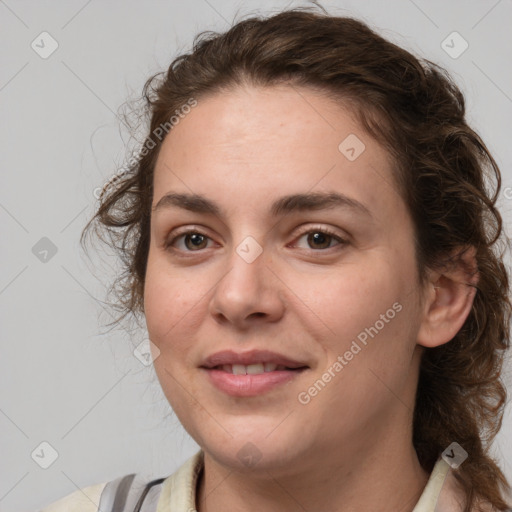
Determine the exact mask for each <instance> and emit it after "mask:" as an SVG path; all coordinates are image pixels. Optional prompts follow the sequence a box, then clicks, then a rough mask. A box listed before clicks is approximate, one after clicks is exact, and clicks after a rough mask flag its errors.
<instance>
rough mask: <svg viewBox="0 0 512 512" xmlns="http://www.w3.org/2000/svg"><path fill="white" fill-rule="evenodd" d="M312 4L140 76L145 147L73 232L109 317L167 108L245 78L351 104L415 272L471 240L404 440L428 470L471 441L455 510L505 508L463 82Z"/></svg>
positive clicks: (503, 241)
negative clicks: (464, 282) (101, 258)
mask: <svg viewBox="0 0 512 512" xmlns="http://www.w3.org/2000/svg"><path fill="white" fill-rule="evenodd" d="M322 11H323V12H321V13H320V12H315V9H312V10H310V9H308V8H294V9H289V10H285V11H282V12H280V13H277V14H275V15H273V16H269V17H258V16H254V17H250V18H247V19H245V20H242V21H239V22H238V23H237V24H235V25H234V26H232V28H230V29H229V30H228V31H227V32H225V33H222V34H219V33H216V32H213V31H205V32H201V33H199V34H198V35H197V36H196V38H195V39H194V43H193V48H192V51H191V52H190V53H184V54H182V55H180V56H178V57H177V58H175V60H174V61H173V62H172V63H171V64H170V66H169V68H168V69H167V71H166V72H164V71H162V72H159V73H156V74H154V75H153V76H151V77H150V78H149V79H148V80H147V81H146V83H145V85H144V89H143V94H142V101H143V103H144V108H145V114H146V115H147V117H148V118H149V120H150V123H149V125H150V126H149V130H148V131H147V132H146V136H145V142H144V145H143V149H142V151H141V152H140V153H139V155H138V158H136V159H132V161H131V164H130V166H129V167H128V169H127V172H125V173H124V174H123V175H122V176H121V177H120V179H119V180H117V183H116V186H115V187H109V188H107V189H104V190H103V191H102V194H101V197H100V199H99V206H98V208H97V210H96V213H95V215H94V216H93V218H92V219H91V220H90V221H89V222H88V224H87V225H86V227H85V228H84V231H83V233H82V237H81V243H82V244H83V239H84V235H85V234H86V232H88V231H89V230H90V229H91V227H93V226H94V228H95V229H94V233H95V234H96V235H97V236H98V237H99V238H100V239H101V240H102V241H103V242H104V243H107V244H109V246H111V247H113V248H114V249H115V251H116V252H117V253H118V254H119V256H120V258H121V260H122V262H123V265H124V266H123V269H122V271H121V272H120V273H119V274H118V275H117V276H116V279H115V281H114V283H113V285H112V286H111V288H110V291H111V292H112V291H114V293H115V295H116V299H117V305H116V307H117V308H118V310H120V311H122V315H121V316H120V317H119V318H118V319H117V320H116V321H119V320H121V319H122V318H124V317H125V316H126V315H127V314H129V313H131V314H133V315H134V316H136V315H137V314H144V303H143V299H144V297H143V294H144V280H145V273H146V264H147V258H148V250H149V242H150V218H151V204H152V200H153V173H154V169H155V164H156V160H157V157H158V154H159V150H160V147H161V145H162V142H163V140H164V139H165V137H163V138H160V137H156V138H155V137H154V135H155V134H156V133H160V132H158V130H159V129H160V131H161V127H162V126H164V127H165V126H167V127H169V119H170V118H171V116H175V113H176V111H177V110H178V113H179V112H180V109H181V112H183V111H185V110H184V107H183V106H184V105H187V104H190V102H191V99H195V100H200V99H201V98H204V97H205V96H206V95H209V94H216V93H220V92H226V91H229V90H230V89H232V88H235V87H239V86H243V85H253V86H263V87H270V86H273V85H280V84H285V85H291V86H299V87H300V86H302V87H311V88H314V89H316V90H319V91H321V92H323V93H324V94H326V95H327V96H328V97H331V98H333V99H335V100H336V101H338V102H340V103H343V104H344V105H345V106H346V105H350V109H351V111H352V112H353V113H354V114H355V115H356V116H357V119H358V121H359V122H360V124H361V126H362V127H363V128H364V129H365V130H366V131H367V132H368V134H369V135H370V136H372V137H373V138H374V139H375V140H376V141H377V142H379V143H380V144H382V145H383V146H384V147H385V148H386V149H387V150H388V151H389V153H390V155H391V156H392V158H393V160H394V162H395V167H396V176H395V177H396V186H397V188H398V189H399V191H400V193H401V195H402V197H403V199H404V201H405V203H406V205H407V207H408V210H409V212H410V215H411V218H412V220H413V222H414V227H415V241H414V243H415V248H416V259H417V267H418V276H419V279H420V282H421V284H422V285H423V284H425V283H426V282H427V281H426V280H427V271H428V269H439V268H445V266H446V265H447V264H449V263H457V262H459V263H460V261H461V256H462V254H463V252H464V250H465V249H467V248H469V247H472V248H474V249H475V250H476V256H475V257H476V262H477V265H478V273H479V279H478V283H477V284H476V285H475V286H476V288H477V290H476V295H475V298H474V301H473V305H472V309H471V312H470V313H469V316H468V317H467V319H466V321H465V323H464V325H463V327H462V328H461V329H460V331H459V332H458V333H457V335H456V336H455V337H454V338H453V339H452V340H451V341H450V342H448V343H445V344H443V345H441V346H438V347H435V348H426V349H425V351H424V353H423V355H422V359H421V364H420V372H419V380H418V387H417V392H416V403H415V408H414V419H413V444H414V447H415V450H416V452H417V455H418V459H419V462H420V464H421V466H422V467H423V468H424V470H425V471H428V472H431V471H432V469H433V466H434V464H435V462H436V460H437V458H438V457H439V455H440V454H441V453H442V452H443V451H444V450H445V449H446V448H447V447H448V446H449V445H450V444H451V443H452V442H453V441H456V442H458V443H459V444H460V445H461V446H462V447H463V448H464V449H465V450H466V451H467V452H468V454H469V456H468V458H467V459H466V460H465V461H464V462H463V463H462V464H461V465H460V466H459V467H458V469H456V470H454V473H455V476H456V479H457V481H458V483H459V486H460V487H461V489H462V490H463V492H464V495H465V497H466V502H465V505H464V506H465V508H464V512H470V511H471V510H474V508H473V507H474V506H475V505H478V506H479V504H480V503H482V502H488V503H490V504H491V505H492V506H493V507H494V508H493V510H500V511H503V510H506V509H507V508H508V506H510V505H508V504H507V503H506V502H505V501H504V494H503V493H504V492H507V493H508V492H510V489H511V488H510V484H509V483H508V482H507V479H506V477H505V476H504V474H503V473H502V471H501V470H500V468H499V466H498V464H497V462H496V460H495V459H494V458H493V457H492V456H491V455H490V453H489V450H490V447H491V443H492V440H493V439H494V437H495V436H496V434H497V433H498V431H499V429H500V428H501V424H502V419H503V413H504V407H505V404H506V398H507V391H506V388H505V386H504V384H503V382H502V380H501V374H502V366H503V363H504V357H505V355H506V350H507V349H508V348H509V347H510V338H509V327H510V314H511V302H510V298H509V295H508V292H509V276H508V272H507V269H506V267H505V265H504V263H503V260H504V254H505V250H506V248H507V246H508V243H507V242H508V239H507V238H506V235H505V233H504V232H503V229H502V218H501V216H500V213H499V212H498V210H497V208H496V202H497V198H498V194H499V191H500V188H501V175H500V170H499V168H498V165H497V164H496V162H495V160H494V158H493V157H492V156H491V154H490V153H489V150H488V149H487V147H486V146H485V144H484V142H483V141H482V140H481V138H480V137H479V135H477V133H476V132H475V131H473V130H472V129H471V128H470V127H469V126H468V125H467V123H466V120H465V101H464V97H463V94H462V93H461V91H460V90H459V88H458V87H457V86H456V84H455V83H454V81H453V80H452V78H451V77H450V76H449V74H448V73H447V72H446V70H444V69H443V68H442V67H440V66H438V65H436V64H434V63H432V62H430V61H428V60H426V59H421V58H418V57H415V56H413V55H412V54H411V53H409V52H408V51H406V50H405V49H403V48H401V47H399V46H397V45H395V44H393V43H391V42H390V41H388V40H386V39H384V38H383V37H381V36H379V35H378V34H377V33H376V32H375V31H373V30H372V29H370V28H369V27H368V26H367V25H366V24H365V23H363V22H361V21H359V20H356V19H353V18H350V17H338V16H332V15H328V14H327V13H326V12H325V10H323V9H322ZM180 117H181V116H180ZM175 119H177V121H178V122H179V118H178V116H175ZM166 131H168V129H167V130H166ZM155 139H158V140H155ZM493 187H494V191H493V190H492V189H493Z"/></svg>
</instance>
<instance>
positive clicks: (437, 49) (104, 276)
mask: <svg viewBox="0 0 512 512" xmlns="http://www.w3.org/2000/svg"><path fill="white" fill-rule="evenodd" d="M295 5H305V2H303V3H298V2H283V1H281V2H280V1H274V2H270V1H265V2H255V1H254V2H252V1H251V2H241V1H231V0H189V1H187V2H178V1H173V2H171V1H156V0H152V1H146V2H142V1H139V2H137V1H134V0H130V1H122V2H121V1H103V2H101V1H99V0H91V1H86V0H73V1H67V2H64V1H61V2H56V1H22V0H18V1H17V0H6V1H0V48H1V49H0V52H1V66H0V105H1V118H2V123H1V136H0V141H1V151H0V159H1V160H0V165H1V169H2V172H1V179H2V182H1V189H0V207H1V208H0V218H1V222H2V244H1V246H2V265H1V267H0V303H1V308H2V309H1V311H2V313H1V314H2V316H1V325H2V356H1V358H0V375H1V376H2V377H1V378H2V381H1V382H2V386H1V388H0V432H1V436H0V453H1V469H0V471H1V472H0V510H1V511H16V512H17V511H23V510H35V509H37V508H39V507H42V506H43V505H46V504H48V503H50V502H52V501H54V500H56V499H58V498H60V497H62V496H65V495H67V494H69V493H70V492H72V491H74V490H76V489H77V488H80V487H84V486H86V485H91V484H95V483H100V482H104V481H107V480H109V479H113V478H116V477H118V476H120V475H123V474H126V473H131V472H142V473H145V474H147V475H148V476H154V477H157V476H165V475H168V474H170V473H172V472H173V471H174V470H175V469H176V468H177V467H178V466H179V465H180V464H181V463H182V462H183V461H184V460H185V459H187V458H188V457H189V456H190V455H192V454H193V453H194V452H195V451H196V449H197V445H196V444H195V443H194V442H193V441H192V440H190V438H189V437H188V435H187V434H186V433H185V432H184V430H183V429H182V427H181V426H180V424H179V422H178V421H177V419H176V417H175V416H174V415H173V414H172V411H171V410H170V408H169V406H168V404H167V402H166V400H165V397H164V396H163V394H162V392H161V390H160V387H159V385H158V382H157V380H156V376H155V374H154V370H153V368H152V366H148V367H146V366H144V365H143V364H141V363H140V362H139V360H138V359H137V358H135V357H134V355H133V350H134V348H135V347H136V346H137V345H138V344H139V343H140V342H141V341H142V340H143V339H144V333H143V332H137V331H136V330H134V331H132V332H127V331H126V330H123V329H116V330H111V331H110V332H108V329H106V328H105V327H102V325H105V324H106V322H108V321H110V320H111V317H109V314H108V312H107V310H105V309H104V308H103V306H102V305H101V304H100V302H98V300H102V299H104V298H105V289H104V286H105V284H108V282H109V279H110V278H111V277H112V274H111V273H110V272H111V270H112V269H111V267H113V266H115V262H114V260H113V259H112V258H111V257H109V255H108V254H106V255H105V257H104V258H103V259H102V260H101V261H102V262H101V263H99V265H100V268H97V269H95V270H94V268H93V267H92V265H91V263H90V262H89V263H88V260H87V258H86V257H85V256H84V255H83V253H82V251H81V250H80V247H79V245H78V237H79V235H80V232H81V229H82V228H83V226H84V224H85V222H86V221H87V220H88V219H89V218H90V216H91V215H92V212H93V208H94V206H95V198H94V196H93V191H94V189H95V188H96V187H101V186H102V185H103V183H104V182H105V181H106V180H107V179H108V178H109V177H111V176H112V175H113V174H114V173H115V172H116V171H117V170H118V168H119V167H120V166H121V165H122V163H123V160H124V158H125V152H126V149H125V148H126V145H125V143H126V142H127V139H126V137H125V135H123V132H122V130H120V123H119V121H118V119H117V118H116V113H117V112H118V109H119V107H120V106H121V105H122V104H123V102H124V101H126V100H127V99H130V98H134V97H136V95H137V94H140V91H141V89H142V85H143V83H144V81H145V80H146V78H147V77H148V76H149V75H150V74H151V73H154V72H156V71H159V70H162V69H164V68H166V67H167V66H168V65H169V63H170V62H171V60H172V58H173V57H174V56H175V55H176V54H177V52H181V51H183V50H188V49H189V47H190V44H191V42H192V37H193V35H195V34H196V33H197V32H199V31H201V30H205V29H214V30H220V31H224V30H226V29H227V28H228V27H229V25H230V24H231V22H232V21H233V18H234V16H235V14H236V13H237V12H238V17H239V18H240V17H242V16H244V15H245V14H249V13H252V12H262V13H270V12H271V11H272V10H279V9H282V8H285V7H288V6H295ZM323 5H324V6H325V7H327V8H329V10H330V12H331V13H333V14H336V13H337V14H348V15H355V16H359V17H361V18H362V19H363V20H365V21H367V22H369V23H370V24H371V25H372V26H373V27H375V28H376V29H377V30H378V31H379V32H380V33H382V34H383V35H384V36H385V37H388V38H390V39H392V40H393V41H395V42H397V43H398V44H400V45H403V46H405V47H407V48H408V49H409V50H412V51H413V52H415V53H417V54H420V55H421V56H424V57H427V58H429V59H430V60H433V61H435V62H438V63H440V64H441V65H443V66H445V67H447V68H448V70H449V71H450V72H451V73H452V74H453V76H454V77H455V79H456V80H457V82H458V84H459V85H460V86H461V88H462V89H463V91H464V92H465V94H466V98H467V103H468V118H469V120H470V122H471V123H472V124H473V125H474V126H475V127H476V128H477V130H478V131H479V133H480V134H481V135H482V136H483V138H484V140H485V141H486V142H487V143H488V145H489V147H490V149H491V151H492V152H493V154H494V155H495V157H496V159H497V161H498V164H499V165H500V166H501V168H502V171H503V173H504V188H507V187H512V173H511V161H512V152H511V143H510V135H511V130H510V120H511V119H512V99H511V97H512V88H511V83H512V80H511V79H512V72H511V69H512V66H511V61H512V59H511V49H512V36H511V29H510V20H511V19H512V2H511V1H510V0H501V1H497V0H492V1H491V0H488V1H486V0H481V1H468V0H464V1H462V0H460V1H446V0H442V1H440V0H436V1H426V0H415V1H409V0H394V1H386V2H383V1H381V0H373V1H366V2H361V1H359V2H357V1H348V0H347V1H344V0H338V1H336V2H328V1H325V2H323ZM43 31H47V32H49V33H50V34H51V36H52V37H53V38H54V39H55V40H56V41H57V42H58V45H59V46H58V49H57V50H56V51H55V52H54V53H53V54H52V55H51V56H50V57H49V58H47V59H43V58H41V57H40V56H39V55H38V54H37V53H36V52H35V51H34V50H33V49H32V48H31V43H32V41H34V40H36V42H37V41H38V40H40V39H37V38H38V36H39V34H40V33H41V32H43ZM453 31H457V32H459V33H460V34H461V35H462V37H463V38H464V39H465V40H466V41H467V42H468V43H469V48H468V49H467V50H466V51H465V52H464V53H463V54H462V55H461V56H460V57H458V58H457V59H454V58H452V57H450V56H449V55H448V54H447V53H445V51H444V50H443V49H442V47H441V42H442V41H443V40H444V39H445V38H446V37H447V36H448V35H449V34H450V33H452V32H453ZM500 202H501V206H502V211H503V213H504V214H505V223H508V225H510V221H511V218H512V188H509V189H508V193H505V192H504V193H503V194H502V196H501V198H500ZM43 237H47V238H49V239H50V240H51V241H52V242H53V244H55V246H56V247H57V253H56V254H55V255H54V256H53V257H51V258H50V257H49V256H48V261H47V262H42V261H40V260H39V259H38V258H37V257H36V256H35V255H34V254H33V252H32V248H33V247H34V246H35V245H36V243H37V242H38V241H39V240H40V239H41V238H43ZM50 254H51V253H50ZM91 257H93V260H94V259H95V256H94V254H92V255H91ZM109 262H110V263H109ZM91 270H92V271H94V272H95V274H94V275H93V274H92V273H91ZM102 283H103V284H102ZM510 369H511V367H510V364H509V365H508V367H507V374H506V382H507V383H508V386H509V389H512V386H511V377H510ZM43 441H46V442H48V443H50V444H51V445H52V446H53V447H54V448H55V449H56V450H57V452H58V454H59V456H58V458H57V460H56V461H55V462H54V463H53V464H52V465H51V466H50V467H49V468H48V469H46V470H45V469H42V468H41V467H40V466H39V465H38V464H36V462H35V461H34V460H33V459H32V458H31V453H32V452H33V451H34V450H35V449H36V448H37V447H38V446H39V445H40V443H41V442H43ZM494 452H495V455H496V457H497V459H498V460H499V461H500V462H501V465H502V467H503V468H504V470H505V472H506V474H507V476H508V478H509V479H512V465H511V461H512V413H511V409H510V408H508V410H507V413H506V417H505V420H504V424H503V428H502V431H501V433H500V434H499V436H498V438H497V441H496V443H495V446H494Z"/></svg>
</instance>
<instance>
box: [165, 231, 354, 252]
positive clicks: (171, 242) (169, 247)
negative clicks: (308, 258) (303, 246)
mask: <svg viewBox="0 0 512 512" xmlns="http://www.w3.org/2000/svg"><path fill="white" fill-rule="evenodd" d="M311 233H321V234H323V235H328V236H330V237H332V238H333V239H334V240H336V241H337V242H339V243H338V245H341V246H343V245H346V244H347V243H348V241H347V240H345V239H343V238H341V237H340V236H339V235H338V234H336V233H335V232H334V231H332V230H331V229H329V228H325V227H322V228H309V229H308V230H306V231H303V232H301V233H299V234H298V235H297V238H298V239H300V238H302V237H303V236H304V235H309V234H311ZM191 234H194V235H201V236H203V237H205V238H208V239H210V240H211V238H210V237H209V236H207V235H206V234H205V233H202V232H201V231H199V230H197V229H188V230H187V231H183V232H181V233H178V234H176V235H175V236H174V237H173V238H172V239H171V240H168V241H167V242H166V243H165V245H164V249H165V250H175V251H181V249H175V248H173V247H172V245H174V243H175V242H176V240H178V239H179V238H181V237H184V236H186V235H191ZM329 249H332V247H327V248H325V249H309V250H310V251H313V252H322V251H323V252H325V251H327V250H329ZM201 251H202V249H198V250H197V251H190V250H185V252H187V253H194V252H201Z"/></svg>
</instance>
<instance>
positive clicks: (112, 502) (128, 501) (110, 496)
mask: <svg viewBox="0 0 512 512" xmlns="http://www.w3.org/2000/svg"><path fill="white" fill-rule="evenodd" d="M149 481H150V479H149V478H147V477H145V476H144V475H140V474H135V473H134V474H131V475H126V476H122V477H119V478H117V479H116V480H112V481H111V482H108V483H107V484H106V485H105V487H104V489H103V491H102V493H101V497H100V502H99V506H98V512H134V510H135V508H136V505H137V503H138V501H139V499H140V497H141V495H142V493H143V491H144V489H145V487H146V485H147V484H148V483H149ZM161 490H162V483H159V484H156V485H153V486H151V487H150V488H149V490H148V492H147V494H146V496H145V498H144V501H143V502H142V507H141V509H140V512H156V509H157V505H158V499H159V497H160V492H161Z"/></svg>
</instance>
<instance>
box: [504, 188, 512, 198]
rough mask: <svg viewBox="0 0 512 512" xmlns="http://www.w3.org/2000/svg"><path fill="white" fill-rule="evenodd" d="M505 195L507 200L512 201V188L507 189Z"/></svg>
mask: <svg viewBox="0 0 512 512" xmlns="http://www.w3.org/2000/svg"><path fill="white" fill-rule="evenodd" d="M503 195H504V196H505V199H512V187H507V188H506V189H504V190H503Z"/></svg>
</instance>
